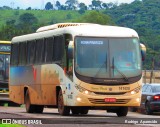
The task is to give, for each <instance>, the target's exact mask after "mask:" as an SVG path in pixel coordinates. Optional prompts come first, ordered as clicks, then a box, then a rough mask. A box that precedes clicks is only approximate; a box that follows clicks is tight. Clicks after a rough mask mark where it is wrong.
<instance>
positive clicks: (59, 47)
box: [53, 35, 64, 62]
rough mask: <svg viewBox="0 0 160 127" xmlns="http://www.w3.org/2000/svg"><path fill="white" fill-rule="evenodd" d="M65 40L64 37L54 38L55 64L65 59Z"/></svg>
mask: <svg viewBox="0 0 160 127" xmlns="http://www.w3.org/2000/svg"><path fill="white" fill-rule="evenodd" d="M63 43H64V39H63V36H62V35H61V36H55V37H54V44H53V49H54V50H53V61H54V62H62V57H63V47H64V46H63V45H64V44H63Z"/></svg>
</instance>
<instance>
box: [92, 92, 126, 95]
mask: <svg viewBox="0 0 160 127" xmlns="http://www.w3.org/2000/svg"><path fill="white" fill-rule="evenodd" d="M94 93H95V94H98V95H124V94H126V92H119V93H111V92H110V93H103V92H94Z"/></svg>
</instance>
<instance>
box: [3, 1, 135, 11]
mask: <svg viewBox="0 0 160 127" xmlns="http://www.w3.org/2000/svg"><path fill="white" fill-rule="evenodd" d="M56 1H57V0H0V7H3V6H9V7H11V8H17V7H20V8H22V9H26V8H28V7H31V8H32V9H42V8H44V6H45V4H46V3H47V2H51V3H52V4H54V3H55V2H56ZM58 1H59V2H60V3H61V4H63V5H64V4H65V2H66V1H67V0H58ZM91 1H92V0H78V2H79V3H80V2H83V3H85V4H86V5H89V4H91ZM100 1H102V2H104V3H109V2H113V3H115V2H118V3H119V4H120V3H131V2H133V1H134V0H100Z"/></svg>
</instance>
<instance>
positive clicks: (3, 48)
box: [0, 45, 11, 52]
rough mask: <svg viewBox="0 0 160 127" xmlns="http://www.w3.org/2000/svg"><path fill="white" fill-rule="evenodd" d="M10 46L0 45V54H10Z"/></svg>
mask: <svg viewBox="0 0 160 127" xmlns="http://www.w3.org/2000/svg"><path fill="white" fill-rule="evenodd" d="M10 51H11V46H10V45H0V52H10Z"/></svg>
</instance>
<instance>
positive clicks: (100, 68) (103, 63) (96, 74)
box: [94, 61, 107, 78]
mask: <svg viewBox="0 0 160 127" xmlns="http://www.w3.org/2000/svg"><path fill="white" fill-rule="evenodd" d="M105 64H106V71H107V61H105V62H104V63H103V64H102V65H101V67H100V68H99V69H98V71H97V72H96V74H95V76H94V78H96V77H97V75H98V74H99V72H100V71H101V69H102V67H103V66H104V65H105Z"/></svg>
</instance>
